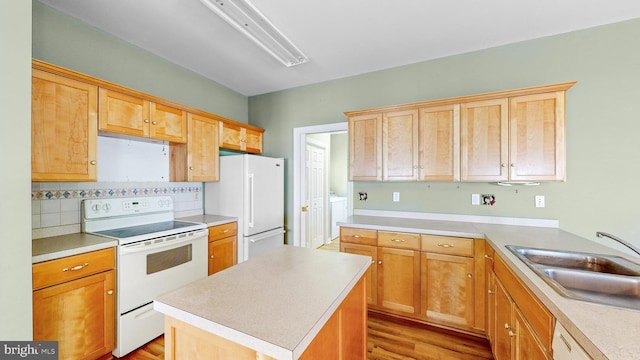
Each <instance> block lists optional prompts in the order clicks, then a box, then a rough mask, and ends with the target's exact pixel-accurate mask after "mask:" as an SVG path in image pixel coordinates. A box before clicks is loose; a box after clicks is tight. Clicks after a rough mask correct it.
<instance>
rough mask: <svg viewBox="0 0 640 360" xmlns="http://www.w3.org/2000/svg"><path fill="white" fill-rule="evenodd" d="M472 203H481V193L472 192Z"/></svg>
mask: <svg viewBox="0 0 640 360" xmlns="http://www.w3.org/2000/svg"><path fill="white" fill-rule="evenodd" d="M471 205H480V194H471Z"/></svg>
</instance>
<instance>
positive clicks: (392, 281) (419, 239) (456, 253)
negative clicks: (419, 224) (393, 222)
mask: <svg viewBox="0 0 640 360" xmlns="http://www.w3.org/2000/svg"><path fill="white" fill-rule="evenodd" d="M340 234H341V237H340V249H341V251H342V252H348V253H353V254H362V255H368V256H371V257H372V259H374V264H373V266H371V267H370V268H369V271H368V272H367V278H368V284H371V289H370V290H369V292H368V304H369V305H370V308H372V309H374V310H377V311H382V312H387V313H389V314H392V315H402V316H409V317H412V318H415V319H418V320H421V321H426V322H431V323H434V324H438V325H444V326H449V327H452V328H457V329H462V330H465V331H470V332H474V333H479V334H482V333H484V331H485V323H486V322H485V311H486V307H485V295H484V291H485V271H484V240H482V239H469V238H457V237H450V236H433V235H422V236H421V235H420V234H413V233H402V232H387V231H377V232H376V231H375V230H369V229H358V228H349V227H341V228H340Z"/></svg>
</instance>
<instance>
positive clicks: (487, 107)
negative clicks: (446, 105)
mask: <svg viewBox="0 0 640 360" xmlns="http://www.w3.org/2000/svg"><path fill="white" fill-rule="evenodd" d="M508 106H509V103H508V100H507V99H496V100H485V101H476V102H470V103H465V104H462V105H461V109H460V157H461V160H460V161H461V164H460V166H461V170H460V171H461V175H460V176H461V180H462V181H506V180H508V178H509V172H508V169H507V168H508V156H509V153H508V151H509V121H508V114H509V112H508Z"/></svg>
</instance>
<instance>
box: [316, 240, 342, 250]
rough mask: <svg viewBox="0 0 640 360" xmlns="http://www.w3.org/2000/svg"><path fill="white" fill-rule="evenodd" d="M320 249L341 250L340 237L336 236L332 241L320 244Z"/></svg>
mask: <svg viewBox="0 0 640 360" xmlns="http://www.w3.org/2000/svg"><path fill="white" fill-rule="evenodd" d="M318 250H329V251H340V238H335V239H333V240H331V242H330V243H328V244H324V245H322V246H319V247H318Z"/></svg>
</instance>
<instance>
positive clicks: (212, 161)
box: [170, 113, 220, 181]
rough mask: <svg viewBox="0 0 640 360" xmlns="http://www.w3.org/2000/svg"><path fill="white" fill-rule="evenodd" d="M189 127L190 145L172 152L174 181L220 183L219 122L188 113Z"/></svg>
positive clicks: (172, 147) (181, 146) (171, 150)
mask: <svg viewBox="0 0 640 360" xmlns="http://www.w3.org/2000/svg"><path fill="white" fill-rule="evenodd" d="M187 123H188V133H187V143H186V144H173V145H172V146H171V148H170V156H171V166H170V172H171V174H170V177H171V181H218V180H220V167H219V152H220V150H219V148H218V141H219V136H218V121H217V120H214V119H211V118H208V117H205V116H201V115H196V114H192V113H188V114H187Z"/></svg>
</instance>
